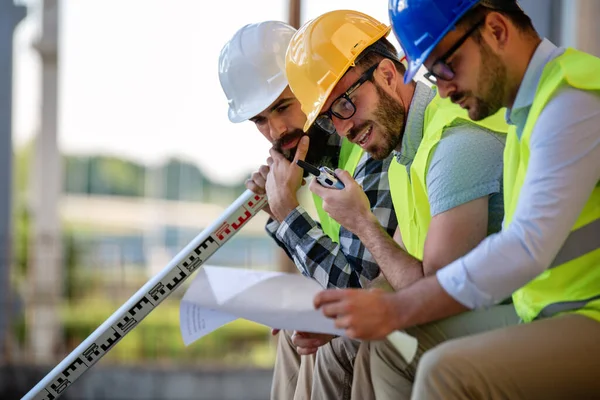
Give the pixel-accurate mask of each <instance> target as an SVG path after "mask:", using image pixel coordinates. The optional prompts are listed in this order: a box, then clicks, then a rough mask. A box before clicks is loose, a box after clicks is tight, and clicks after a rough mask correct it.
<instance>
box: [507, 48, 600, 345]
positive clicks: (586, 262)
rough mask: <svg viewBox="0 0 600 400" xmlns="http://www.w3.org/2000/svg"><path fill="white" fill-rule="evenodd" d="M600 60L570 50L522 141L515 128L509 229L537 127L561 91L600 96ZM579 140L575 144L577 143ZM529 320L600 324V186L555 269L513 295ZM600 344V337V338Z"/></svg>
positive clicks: (543, 84) (547, 81) (555, 63)
mask: <svg viewBox="0 0 600 400" xmlns="http://www.w3.org/2000/svg"><path fill="white" fill-rule="evenodd" d="M599 71H600V59H599V58H596V57H593V56H591V55H589V54H585V53H582V52H579V51H576V50H573V49H567V50H566V51H565V53H563V54H561V55H560V56H558V57H557V58H555V59H554V60H552V61H550V62H549V63H548V64H547V65H546V66H545V68H544V71H543V73H542V77H541V79H540V82H539V84H538V87H537V91H536V94H535V98H534V101H533V104H532V105H531V109H530V111H529V116H528V117H527V121H526V123H525V127H524V129H523V135H522V137H521V139H520V140H519V138H518V137H517V134H516V130H515V129H514V127H511V129H510V131H509V133H508V138H507V142H506V148H505V151H504V209H505V225H506V226H508V224H509V223H510V221H511V220H512V218H513V216H514V213H515V209H516V207H517V202H518V200H519V193H520V191H521V187H522V186H523V182H524V180H525V174H526V173H527V165H528V163H529V139H530V137H531V131H532V130H533V127H534V126H535V123H536V121H537V119H538V117H539V115H540V113H541V112H542V110H543V109H544V107H545V106H546V104H547V103H548V101H549V100H550V99H551V98H552V96H553V95H554V94H555V93H556V91H557V89H559V88H561V87H564V86H571V87H574V88H577V89H581V90H589V91H597V93H598V95H600V74H598V72H599ZM574 140H575V139H574ZM513 302H514V305H515V308H516V310H517V313H518V314H519V316H520V317H521V319H523V320H524V321H526V322H528V321H532V320H534V319H536V318H541V317H550V316H553V315H556V314H558V313H561V312H577V313H579V314H583V315H587V316H588V317H591V318H593V319H596V320H598V321H600V186H598V185H597V186H596V189H595V190H594V192H593V193H592V195H591V196H590V198H589V200H588V202H587V203H586V205H585V207H584V208H583V211H582V212H581V214H579V217H578V219H577V222H575V225H574V226H573V228H572V230H571V234H570V235H569V237H568V238H567V240H566V242H565V244H564V245H563V247H562V248H561V250H560V252H559V253H558V255H557V257H556V258H555V260H554V262H553V263H552V264H551V265H550V267H549V268H548V269H547V270H546V271H544V272H543V273H541V274H540V275H539V276H537V277H536V278H535V279H534V280H532V281H531V282H529V283H528V284H527V285H525V286H524V287H522V288H521V289H519V290H517V291H516V292H515V293H514V294H513ZM599 340H600V338H599Z"/></svg>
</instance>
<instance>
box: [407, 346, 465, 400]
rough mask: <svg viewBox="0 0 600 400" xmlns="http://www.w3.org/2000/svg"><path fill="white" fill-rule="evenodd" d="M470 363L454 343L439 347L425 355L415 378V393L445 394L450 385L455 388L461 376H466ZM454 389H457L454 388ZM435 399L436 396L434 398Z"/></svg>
mask: <svg viewBox="0 0 600 400" xmlns="http://www.w3.org/2000/svg"><path fill="white" fill-rule="evenodd" d="M467 369H468V362H467V360H466V359H465V356H464V352H461V351H460V349H459V348H458V347H455V346H452V343H445V344H442V345H440V346H437V347H435V348H433V349H431V350H429V351H427V352H425V354H423V356H422V357H421V360H420V361H419V365H418V367H417V372H416V376H415V391H416V392H417V393H419V392H421V391H424V392H425V393H430V394H433V393H440V394H441V393H444V392H447V391H448V389H449V387H448V386H449V385H450V383H452V384H451V385H452V386H455V385H457V384H459V382H461V380H462V379H459V377H460V376H466V375H467V373H468V372H467ZM454 389H457V388H456V387H454ZM434 397H435V396H434Z"/></svg>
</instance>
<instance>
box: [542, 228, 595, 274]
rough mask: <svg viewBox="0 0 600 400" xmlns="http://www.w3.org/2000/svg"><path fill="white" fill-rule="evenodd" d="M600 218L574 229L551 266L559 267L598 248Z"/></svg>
mask: <svg viewBox="0 0 600 400" xmlns="http://www.w3.org/2000/svg"><path fill="white" fill-rule="evenodd" d="M598 238H600V219H597V220H595V221H594V222H591V223H589V224H587V225H584V226H582V227H581V228H579V229H575V230H574V231H572V232H571V233H570V234H569V236H568V237H567V240H566V241H565V243H564V244H563V246H562V247H561V248H560V251H559V252H558V254H557V255H556V257H554V261H552V264H550V267H549V268H554V267H558V266H559V265H562V264H564V263H566V262H569V261H571V260H574V259H576V258H578V257H581V256H583V255H585V254H587V253H591V252H592V251H594V250H596V249H597V248H598Z"/></svg>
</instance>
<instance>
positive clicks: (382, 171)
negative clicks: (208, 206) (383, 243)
mask: <svg viewBox="0 0 600 400" xmlns="http://www.w3.org/2000/svg"><path fill="white" fill-rule="evenodd" d="M389 162H390V160H389V159H387V160H384V161H377V160H374V159H372V158H370V157H367V156H366V155H365V156H363V157H362V158H361V160H360V162H359V165H358V166H357V168H356V170H355V173H354V176H355V177H356V180H357V182H358V183H360V184H361V185H362V188H363V189H361V191H362V190H364V193H366V198H367V201H368V203H369V205H368V207H369V208H370V209H371V210H372V212H373V214H372V215H373V216H374V218H375V220H376V221H378V224H379V225H380V226H385V227H386V228H385V230H384V231H385V232H386V233H388V234H392V233H393V232H394V230H395V229H396V227H397V224H398V223H397V220H396V215H395V213H394V212H393V208H392V200H391V196H390V192H389V186H388V181H387V172H386V171H387V169H388V166H389ZM382 229H384V228H382ZM277 236H278V238H279V239H280V240H281V241H282V242H283V243H285V244H286V246H288V247H289V248H292V249H294V253H295V254H297V255H298V256H297V257H296V258H295V261H296V265H297V266H298V267H299V268H300V270H301V271H302V272H303V274H305V275H307V276H311V277H313V278H315V279H316V280H317V281H318V282H319V283H320V284H321V285H322V286H323V287H336V288H347V287H363V286H365V285H366V284H367V282H369V281H371V280H373V279H375V278H376V277H377V276H378V275H379V268H378V266H377V264H376V262H375V259H374V258H373V256H372V255H371V253H370V252H369V251H368V250H367V249H366V247H365V245H364V243H362V242H361V241H360V239H359V238H358V237H357V236H356V235H354V234H353V233H352V232H350V231H349V230H347V229H345V228H344V227H342V228H341V229H340V244H338V243H335V242H333V241H332V240H331V239H330V238H329V237H328V236H327V235H325V233H324V232H323V231H322V230H321V228H320V227H319V226H318V225H317V223H316V222H315V221H314V220H313V219H312V218H310V216H309V215H308V214H307V213H306V211H304V209H302V208H301V207H299V208H297V209H295V210H294V211H292V212H291V213H290V214H289V215H288V216H287V217H286V218H285V220H284V221H283V222H282V224H281V226H280V228H279V229H278V232H277Z"/></svg>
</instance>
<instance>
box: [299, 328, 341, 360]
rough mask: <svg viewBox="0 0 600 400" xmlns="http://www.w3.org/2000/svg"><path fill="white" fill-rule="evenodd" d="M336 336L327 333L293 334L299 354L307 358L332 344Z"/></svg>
mask: <svg viewBox="0 0 600 400" xmlns="http://www.w3.org/2000/svg"><path fill="white" fill-rule="evenodd" d="M335 337H336V336H335V335H329V334H326V333H312V332H298V331H294V333H293V334H292V343H294V345H295V346H296V351H297V352H298V354H300V355H303V356H307V355H310V354H314V353H316V352H317V350H318V349H319V347H321V346H323V345H326V344H327V343H329V342H331V341H332V340H333V339H334V338H335Z"/></svg>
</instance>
